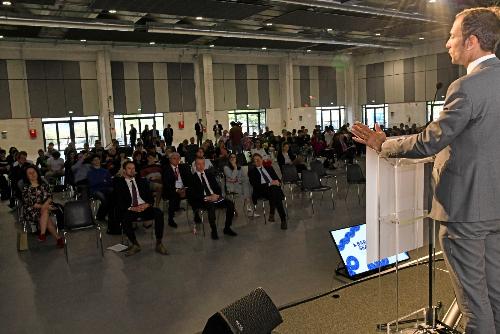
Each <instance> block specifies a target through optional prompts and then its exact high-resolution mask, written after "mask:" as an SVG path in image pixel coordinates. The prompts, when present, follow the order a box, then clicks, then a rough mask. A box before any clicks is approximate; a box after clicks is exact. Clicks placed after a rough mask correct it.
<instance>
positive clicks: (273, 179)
mask: <svg viewBox="0 0 500 334" xmlns="http://www.w3.org/2000/svg"><path fill="white" fill-rule="evenodd" d="M253 162H254V164H255V168H253V169H250V170H249V171H248V179H249V181H250V184H251V185H252V187H253V193H252V199H253V202H254V204H256V203H257V200H258V199H259V198H267V199H268V200H269V207H270V210H269V211H270V212H269V221H270V222H273V221H274V210H275V209H278V214H279V215H280V219H281V229H282V230H286V229H287V228H288V224H287V221H286V212H285V208H284V207H283V198H284V194H283V191H282V190H281V187H280V185H281V181H280V179H279V178H278V175H277V174H276V172H275V171H274V168H273V167H272V166H270V167H264V166H263V165H262V156H261V155H260V154H259V153H254V155H253Z"/></svg>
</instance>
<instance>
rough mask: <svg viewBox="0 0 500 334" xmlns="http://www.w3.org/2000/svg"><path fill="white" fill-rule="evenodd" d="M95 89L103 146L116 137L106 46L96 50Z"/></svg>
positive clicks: (109, 58)
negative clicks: (97, 97)
mask: <svg viewBox="0 0 500 334" xmlns="http://www.w3.org/2000/svg"><path fill="white" fill-rule="evenodd" d="M96 68H97V89H98V95H99V121H100V123H101V134H102V138H101V139H102V143H103V145H104V146H106V145H108V144H110V143H111V139H113V138H115V137H116V134H115V120H114V106H113V86H112V79H111V57H110V54H109V50H107V48H105V49H103V50H101V51H98V52H97V59H96Z"/></svg>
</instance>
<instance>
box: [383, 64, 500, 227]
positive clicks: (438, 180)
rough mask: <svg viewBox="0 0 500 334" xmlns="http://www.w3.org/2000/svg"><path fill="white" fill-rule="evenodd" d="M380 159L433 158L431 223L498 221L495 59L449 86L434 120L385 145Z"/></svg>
mask: <svg viewBox="0 0 500 334" xmlns="http://www.w3.org/2000/svg"><path fill="white" fill-rule="evenodd" d="M381 155H382V156H386V157H405V158H422V157H428V156H432V155H436V160H435V162H434V169H433V172H432V176H433V180H434V184H435V190H434V197H433V201H432V211H431V217H432V218H433V219H435V220H439V221H449V222H479V221H488V220H494V219H500V60H499V59H498V58H493V59H488V60H486V61H484V62H482V63H480V64H479V65H478V66H477V67H476V68H475V69H474V70H473V71H472V73H470V74H469V75H466V76H464V77H462V78H460V79H458V80H456V81H455V82H453V83H452V84H451V85H450V87H449V88H448V92H447V93H446V100H445V105H444V110H443V111H442V112H441V114H440V116H439V119H438V120H436V121H435V122H432V123H430V124H429V125H428V126H427V128H426V129H425V131H424V132H422V133H420V134H417V135H413V136H408V137H405V138H401V139H397V140H388V141H386V142H385V143H384V144H383V145H382V152H381Z"/></svg>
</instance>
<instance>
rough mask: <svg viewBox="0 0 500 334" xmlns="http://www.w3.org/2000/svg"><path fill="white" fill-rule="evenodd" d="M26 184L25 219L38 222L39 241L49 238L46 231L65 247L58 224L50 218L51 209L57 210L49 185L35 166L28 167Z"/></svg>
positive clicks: (24, 192)
mask: <svg viewBox="0 0 500 334" xmlns="http://www.w3.org/2000/svg"><path fill="white" fill-rule="evenodd" d="M25 172H26V174H25V185H24V187H23V190H22V201H23V220H24V221H25V222H38V225H39V226H38V228H39V230H40V234H39V235H38V241H40V242H44V241H45V240H47V237H46V232H47V231H49V233H50V234H51V235H52V236H53V237H54V238H55V239H56V241H57V243H56V245H57V247H58V248H63V247H64V240H63V238H61V237H60V236H59V234H58V233H57V229H56V225H55V224H54V222H53V221H52V220H51V219H50V211H51V210H55V209H56V208H55V207H54V205H53V203H52V194H51V193H50V188H49V185H48V184H47V183H45V182H43V180H42V177H41V175H40V172H39V171H38V169H37V168H36V167H35V166H29V167H27V168H26V171H25Z"/></svg>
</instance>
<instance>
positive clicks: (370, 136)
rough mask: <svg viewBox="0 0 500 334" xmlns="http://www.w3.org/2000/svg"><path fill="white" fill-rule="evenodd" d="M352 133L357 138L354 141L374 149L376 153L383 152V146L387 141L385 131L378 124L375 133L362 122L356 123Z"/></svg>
mask: <svg viewBox="0 0 500 334" xmlns="http://www.w3.org/2000/svg"><path fill="white" fill-rule="evenodd" d="M351 132H352V133H353V134H354V136H355V137H353V138H352V139H353V140H354V141H356V142H358V143H360V144H364V145H366V146H368V147H371V148H373V149H374V150H375V151H377V152H380V151H381V150H382V144H383V143H384V142H385V140H386V136H385V133H384V131H382V129H381V128H380V126H379V125H378V124H376V123H375V131H373V130H370V128H369V127H368V126H367V125H365V124H363V123H360V122H356V123H355V124H354V125H353V126H352V129H351Z"/></svg>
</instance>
